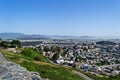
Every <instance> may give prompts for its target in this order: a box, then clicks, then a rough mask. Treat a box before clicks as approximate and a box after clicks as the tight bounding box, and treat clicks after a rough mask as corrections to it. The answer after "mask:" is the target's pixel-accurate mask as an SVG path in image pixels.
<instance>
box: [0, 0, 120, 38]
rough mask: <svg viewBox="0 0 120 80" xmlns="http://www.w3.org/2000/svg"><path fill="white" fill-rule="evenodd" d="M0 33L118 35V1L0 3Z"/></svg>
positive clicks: (12, 0)
mask: <svg viewBox="0 0 120 80" xmlns="http://www.w3.org/2000/svg"><path fill="white" fill-rule="evenodd" d="M0 32H18V33H25V34H42V35H71V36H120V0H0Z"/></svg>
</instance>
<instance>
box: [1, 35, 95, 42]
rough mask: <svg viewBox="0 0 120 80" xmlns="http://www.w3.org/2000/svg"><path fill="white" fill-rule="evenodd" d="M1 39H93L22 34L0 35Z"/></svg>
mask: <svg viewBox="0 0 120 80" xmlns="http://www.w3.org/2000/svg"><path fill="white" fill-rule="evenodd" d="M0 38H2V39H4V40H8V39H22V40H38V39H93V37H89V36H79V37H77V36H57V35H56V36H46V35H36V34H35V35H26V34H22V33H0Z"/></svg>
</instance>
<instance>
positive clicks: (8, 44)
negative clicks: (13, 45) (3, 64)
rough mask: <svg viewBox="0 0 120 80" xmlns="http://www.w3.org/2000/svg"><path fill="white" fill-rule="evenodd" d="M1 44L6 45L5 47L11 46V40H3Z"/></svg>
mask: <svg viewBox="0 0 120 80" xmlns="http://www.w3.org/2000/svg"><path fill="white" fill-rule="evenodd" d="M0 46H1V47H5V48H7V47H10V42H7V41H2V42H1V43H0Z"/></svg>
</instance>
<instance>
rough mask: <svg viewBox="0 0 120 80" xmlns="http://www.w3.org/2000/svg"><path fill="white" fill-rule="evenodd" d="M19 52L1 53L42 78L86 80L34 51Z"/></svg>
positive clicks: (5, 51)
mask: <svg viewBox="0 0 120 80" xmlns="http://www.w3.org/2000/svg"><path fill="white" fill-rule="evenodd" d="M18 50H19V51H20V50H21V51H22V52H21V53H19V52H17V53H13V52H10V51H7V50H5V49H4V50H3V49H2V50H1V52H2V53H3V54H4V55H5V57H6V58H7V59H8V60H9V61H12V62H15V63H18V64H20V65H21V66H23V67H25V68H27V69H28V70H30V71H36V72H38V73H39V74H40V75H41V77H44V78H48V79H49V80H84V79H83V78H82V77H80V76H78V75H75V74H73V73H72V69H71V68H69V67H63V66H59V65H55V64H51V63H50V62H49V61H48V60H47V59H46V58H45V57H43V56H42V55H41V54H39V53H37V52H36V51H34V50H32V49H28V48H27V49H18ZM28 53H29V54H28ZM36 57H37V58H36Z"/></svg>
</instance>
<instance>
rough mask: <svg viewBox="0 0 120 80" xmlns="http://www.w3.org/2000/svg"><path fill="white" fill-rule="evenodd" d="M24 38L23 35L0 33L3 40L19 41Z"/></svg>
mask: <svg viewBox="0 0 120 80" xmlns="http://www.w3.org/2000/svg"><path fill="white" fill-rule="evenodd" d="M22 36H24V34H22V33H0V38H2V39H17V38H20V37H22Z"/></svg>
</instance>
